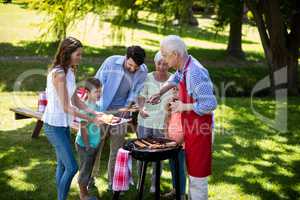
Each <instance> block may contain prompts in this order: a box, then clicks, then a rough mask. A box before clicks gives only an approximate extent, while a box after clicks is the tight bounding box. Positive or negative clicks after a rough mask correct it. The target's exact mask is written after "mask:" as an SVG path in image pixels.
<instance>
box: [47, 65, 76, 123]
mask: <svg viewBox="0 0 300 200" xmlns="http://www.w3.org/2000/svg"><path fill="white" fill-rule="evenodd" d="M60 71H63V70H62V69H61V68H58V67H56V68H53V69H52V70H51V71H50V73H49V74H48V76H47V88H46V95H47V106H46V110H45V112H44V114H43V117H42V121H43V122H44V123H47V124H49V125H51V126H59V127H68V126H70V124H71V123H72V121H73V117H72V116H71V115H70V114H68V113H65V112H64V109H63V105H62V102H61V101H60V99H59V96H58V95H57V92H56V89H55V87H54V85H53V73H54V72H60ZM66 84H67V93H68V98H69V100H70V99H71V97H72V95H73V94H74V92H75V90H76V82H75V75H74V72H73V70H72V69H71V68H69V69H68V71H67V74H66Z"/></svg>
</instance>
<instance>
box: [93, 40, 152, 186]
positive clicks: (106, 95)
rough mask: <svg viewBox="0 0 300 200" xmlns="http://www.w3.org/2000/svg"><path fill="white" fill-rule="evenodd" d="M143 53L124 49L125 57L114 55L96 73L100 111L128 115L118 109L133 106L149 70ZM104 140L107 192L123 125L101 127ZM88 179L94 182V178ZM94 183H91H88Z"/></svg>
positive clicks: (138, 49) (135, 48)
mask: <svg viewBox="0 0 300 200" xmlns="http://www.w3.org/2000/svg"><path fill="white" fill-rule="evenodd" d="M145 56H146V53H145V51H144V49H143V48H141V47H140V46H131V47H128V48H127V53H126V55H125V56H121V55H115V56H111V57H109V58H107V59H106V60H105V61H104V62H103V64H102V65H101V67H100V69H99V70H98V72H97V74H96V76H95V77H96V78H97V79H99V80H100V81H101V83H102V85H103V89H102V95H101V99H100V109H101V110H100V111H102V112H111V113H114V114H115V115H117V116H119V117H125V115H127V114H128V113H120V112H118V110H119V109H120V108H124V107H129V106H130V105H132V104H133V103H134V102H135V101H136V99H137V97H138V94H139V92H140V90H141V89H142V88H143V85H144V81H145V79H146V77H147V73H148V69H147V66H146V65H145V64H144V60H145ZM102 128H103V129H102V136H103V137H104V139H105V138H106V137H110V154H109V161H108V189H109V190H111V189H112V180H113V174H114V167H115V162H116V156H117V152H118V149H119V148H120V147H121V146H122V145H123V144H124V142H125V134H126V133H127V126H126V124H121V125H117V126H104V127H102ZM104 139H103V140H102V142H101V146H100V148H99V151H98V156H97V158H96V161H95V165H94V170H93V174H92V177H95V176H96V175H99V168H100V156H101V151H102V148H103V146H104ZM91 180H94V179H93V178H92V179H91ZM92 183H93V181H91V183H90V186H91V184H92Z"/></svg>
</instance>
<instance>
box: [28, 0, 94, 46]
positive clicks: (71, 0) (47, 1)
mask: <svg viewBox="0 0 300 200" xmlns="http://www.w3.org/2000/svg"><path fill="white" fill-rule="evenodd" d="M89 5H90V4H88V0H68V1H65V0H42V1H40V0H33V1H32V2H31V6H32V7H33V8H34V9H37V10H38V11H39V12H46V14H47V16H46V19H45V20H44V22H42V23H41V24H40V26H41V28H46V31H45V32H44V33H43V34H42V37H43V38H45V37H47V36H49V34H53V37H54V40H55V41H57V42H59V41H61V40H63V39H64V38H66V35H67V30H68V28H70V26H72V25H73V24H74V22H75V21H76V20H78V19H80V18H82V17H83V16H85V14H86V13H87V12H89V10H90V9H92V7H91V6H89Z"/></svg>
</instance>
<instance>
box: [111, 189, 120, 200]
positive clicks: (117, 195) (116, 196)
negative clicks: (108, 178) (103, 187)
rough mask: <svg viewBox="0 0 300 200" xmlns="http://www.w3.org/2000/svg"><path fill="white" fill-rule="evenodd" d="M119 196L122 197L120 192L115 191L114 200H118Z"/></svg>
mask: <svg viewBox="0 0 300 200" xmlns="http://www.w3.org/2000/svg"><path fill="white" fill-rule="evenodd" d="M119 196H120V191H114V195H113V198H112V200H118V199H119Z"/></svg>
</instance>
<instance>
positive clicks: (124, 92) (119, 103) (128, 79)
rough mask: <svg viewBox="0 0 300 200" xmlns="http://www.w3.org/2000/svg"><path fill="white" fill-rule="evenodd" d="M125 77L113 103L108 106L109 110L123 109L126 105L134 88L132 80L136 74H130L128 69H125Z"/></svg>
mask: <svg viewBox="0 0 300 200" xmlns="http://www.w3.org/2000/svg"><path fill="white" fill-rule="evenodd" d="M124 72H125V74H124V76H123V78H122V81H121V83H120V86H119V88H118V90H117V92H116V94H115V96H114V98H113V99H112V102H111V103H110V105H109V106H108V110H116V109H119V108H122V107H124V106H125V105H126V101H127V97H128V94H129V92H130V89H131V87H132V79H133V76H134V73H131V72H129V71H128V70H127V69H124Z"/></svg>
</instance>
